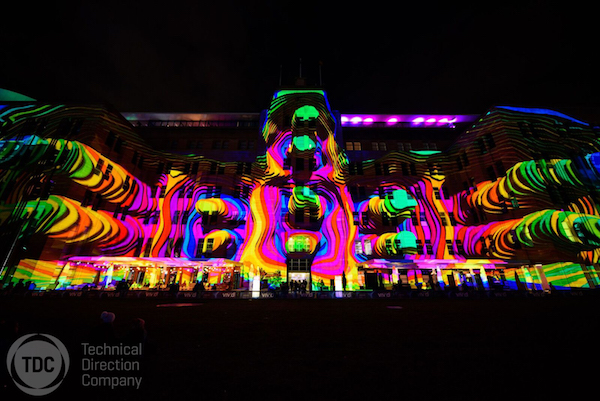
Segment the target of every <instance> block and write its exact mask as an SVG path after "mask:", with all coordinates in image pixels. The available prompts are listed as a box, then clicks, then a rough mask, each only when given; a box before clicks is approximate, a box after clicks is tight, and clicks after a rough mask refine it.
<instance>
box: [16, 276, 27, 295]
mask: <svg viewBox="0 0 600 401" xmlns="http://www.w3.org/2000/svg"><path fill="white" fill-rule="evenodd" d="M23 292H25V284H24V283H23V279H22V278H21V279H19V282H18V283H17V284H16V285H15V289H14V290H13V293H15V294H22V293H23Z"/></svg>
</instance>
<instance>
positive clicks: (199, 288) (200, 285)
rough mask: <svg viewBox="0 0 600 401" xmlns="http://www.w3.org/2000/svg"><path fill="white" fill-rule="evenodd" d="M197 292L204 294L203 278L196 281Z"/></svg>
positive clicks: (195, 290)
mask: <svg viewBox="0 0 600 401" xmlns="http://www.w3.org/2000/svg"><path fill="white" fill-rule="evenodd" d="M193 291H194V292H195V293H196V294H199V295H200V294H204V283H203V282H202V280H198V281H197V282H196V285H194V290H193Z"/></svg>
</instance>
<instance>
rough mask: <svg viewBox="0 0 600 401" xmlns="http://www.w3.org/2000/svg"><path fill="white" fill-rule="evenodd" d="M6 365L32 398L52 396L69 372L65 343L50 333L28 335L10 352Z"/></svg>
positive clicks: (14, 379)
mask: <svg viewBox="0 0 600 401" xmlns="http://www.w3.org/2000/svg"><path fill="white" fill-rule="evenodd" d="M6 366H7V367H8V371H9V373H10V376H11V377H12V379H13V381H14V382H15V384H16V385H17V387H19V388H20V389H21V390H22V391H23V392H25V393H27V394H29V395H46V394H50V393H51V392H53V391H54V390H56V389H57V388H58V386H60V383H62V381H63V379H64V378H65V376H66V375H67V372H68V370H69V353H68V352H67V349H66V348H65V346H64V344H63V343H62V342H60V340H58V339H57V338H56V337H52V336H50V335H48V334H28V335H25V336H23V337H21V338H19V339H18V340H17V341H15V342H14V344H13V345H12V346H11V347H10V349H9V350H8V355H7V357H6Z"/></svg>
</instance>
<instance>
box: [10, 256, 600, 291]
mask: <svg viewBox="0 0 600 401" xmlns="http://www.w3.org/2000/svg"><path fill="white" fill-rule="evenodd" d="M599 271H600V268H599V266H597V265H590V266H587V265H584V264H579V263H572V262H559V263H552V264H545V265H542V264H528V263H526V262H523V261H501V260H487V259H481V260H475V259H471V260H461V261H458V260H442V259H438V260H433V259H428V260H403V261H390V260H384V259H375V260H371V261H368V262H365V263H360V264H358V265H357V283H356V284H355V285H354V286H350V285H348V284H347V283H346V277H345V274H342V275H337V276H327V277H324V276H319V275H317V274H315V273H313V272H311V269H310V265H306V266H290V268H289V269H288V270H287V271H286V270H284V271H277V272H275V273H266V272H265V271H264V270H263V269H261V268H260V267H257V266H253V265H247V264H244V263H240V262H236V261H232V260H228V259H221V258H212V259H206V260H192V259H186V258H143V257H138V258H133V257H106V256H79V257H72V258H70V259H68V260H64V261H41V260H32V259H24V260H22V261H21V262H20V263H19V265H18V267H17V268H16V270H14V271H13V272H10V273H7V274H10V276H7V277H6V278H3V282H5V283H8V282H9V279H10V281H12V282H13V283H16V282H18V281H19V280H22V281H23V282H24V283H29V284H28V285H29V286H32V285H35V288H36V289H78V288H81V287H83V286H88V287H92V288H97V289H115V288H116V287H117V286H118V284H119V283H120V282H122V281H125V282H127V283H128V285H129V288H130V289H132V290H150V289H154V290H156V289H159V290H160V289H168V288H171V287H172V286H173V285H177V286H178V289H179V290H183V291H185V290H193V289H194V287H195V286H196V283H198V282H201V283H202V286H203V288H204V290H206V291H232V290H240V291H244V290H246V291H260V290H284V291H309V292H310V291H344V290H346V291H348V290H351V291H353V290H394V289H401V288H409V289H423V290H427V289H434V290H435V289H442V290H443V289H449V288H458V289H470V288H472V289H481V290H488V289H492V288H494V287H500V288H505V289H514V290H518V289H521V290H550V289H552V288H556V289H561V288H597V287H600V276H599V273H598V272H599Z"/></svg>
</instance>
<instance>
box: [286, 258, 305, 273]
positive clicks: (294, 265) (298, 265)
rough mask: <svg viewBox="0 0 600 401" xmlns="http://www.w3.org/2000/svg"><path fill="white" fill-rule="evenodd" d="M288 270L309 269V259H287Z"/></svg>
mask: <svg viewBox="0 0 600 401" xmlns="http://www.w3.org/2000/svg"><path fill="white" fill-rule="evenodd" d="M287 268H288V271H296V272H298V271H305V272H306V271H310V260H309V259H288V261H287Z"/></svg>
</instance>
